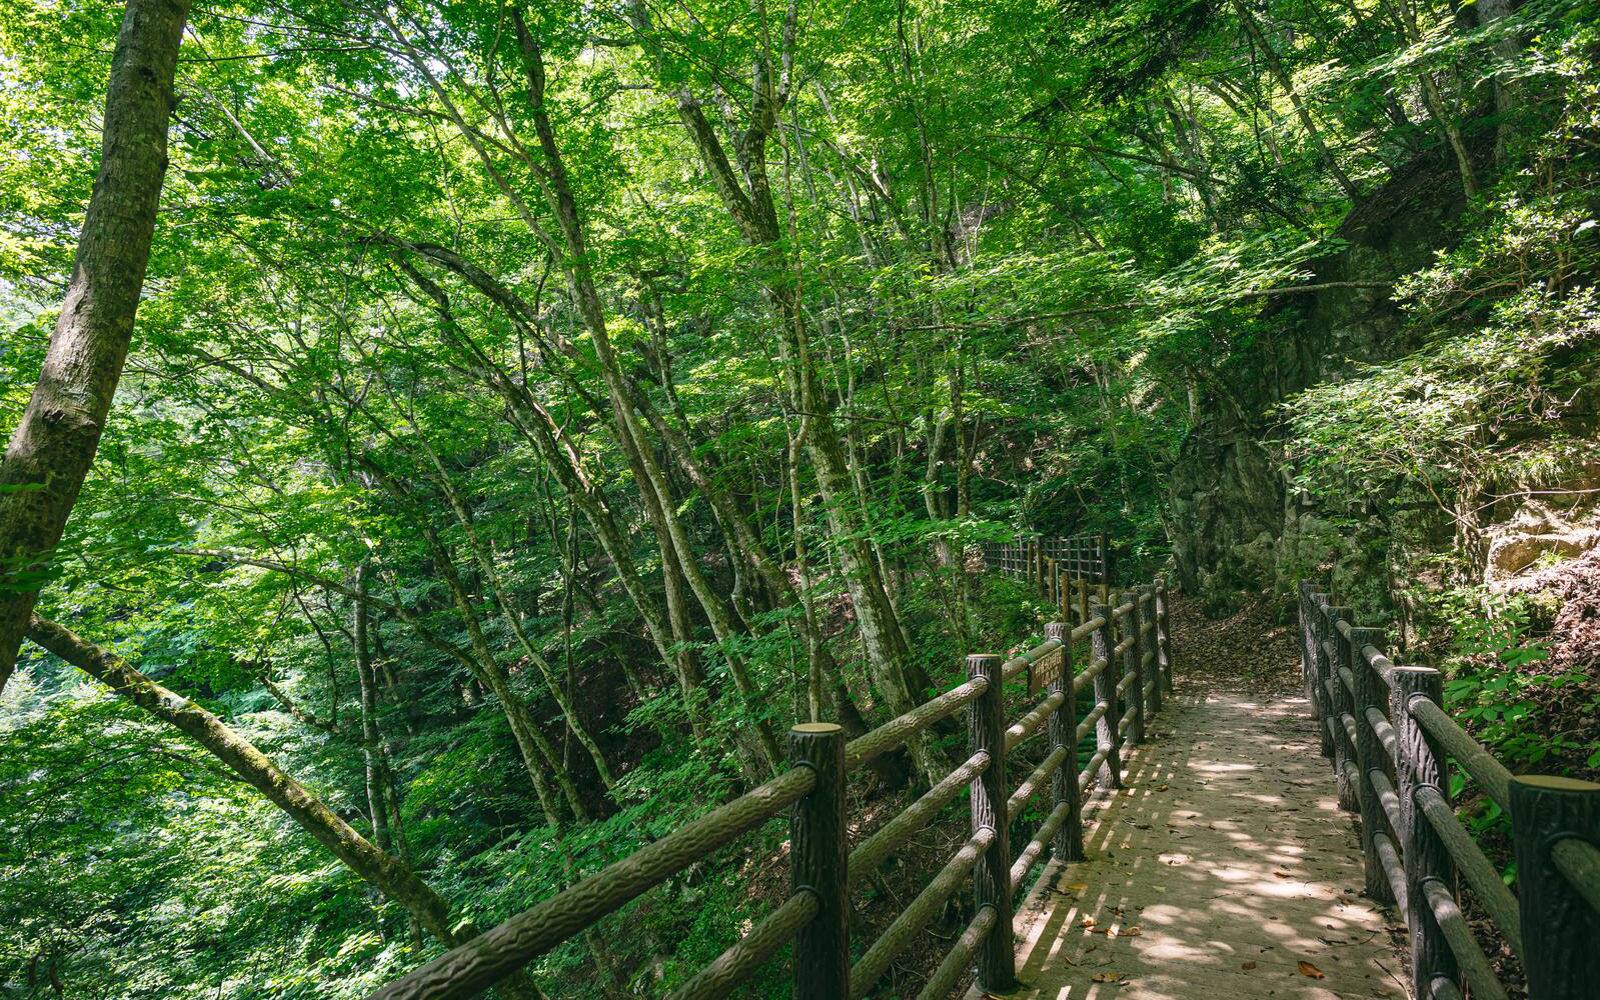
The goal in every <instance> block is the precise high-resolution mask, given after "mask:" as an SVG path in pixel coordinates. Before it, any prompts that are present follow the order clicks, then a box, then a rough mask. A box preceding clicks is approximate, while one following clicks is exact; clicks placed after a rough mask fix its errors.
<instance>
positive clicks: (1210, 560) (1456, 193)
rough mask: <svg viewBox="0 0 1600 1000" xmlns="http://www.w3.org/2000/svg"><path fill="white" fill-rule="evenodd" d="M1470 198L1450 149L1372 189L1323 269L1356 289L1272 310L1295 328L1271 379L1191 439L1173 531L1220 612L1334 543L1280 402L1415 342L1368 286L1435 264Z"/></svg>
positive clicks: (1283, 580)
mask: <svg viewBox="0 0 1600 1000" xmlns="http://www.w3.org/2000/svg"><path fill="white" fill-rule="evenodd" d="M1463 207H1464V202H1463V199H1462V196H1461V187H1460V183H1459V181H1458V179H1457V176H1456V173H1455V170H1454V167H1453V165H1452V164H1451V163H1449V162H1448V161H1445V160H1441V159H1429V160H1424V161H1419V162H1418V163H1417V164H1415V165H1414V166H1413V167H1411V168H1410V169H1408V170H1405V171H1401V172H1400V173H1398V174H1397V175H1396V176H1395V177H1394V178H1393V179H1392V180H1390V181H1389V183H1388V184H1386V185H1385V186H1384V187H1383V188H1381V189H1379V190H1378V191H1375V192H1373V193H1372V194H1371V195H1370V196H1369V197H1368V198H1366V199H1365V200H1364V201H1363V203H1362V204H1361V205H1360V206H1358V207H1357V208H1356V209H1355V210H1354V211H1352V212H1351V214H1350V216H1349V217H1348V218H1347V219H1346V220H1345V222H1344V224H1343V225H1342V226H1341V227H1340V230H1339V234H1338V235H1339V236H1340V237H1341V238H1342V239H1343V240H1345V241H1346V244H1347V245H1346V246H1345V248H1344V249H1343V250H1341V251H1340V252H1339V253H1338V254H1336V255H1334V256H1331V257H1328V258H1326V259H1324V260H1322V261H1319V262H1318V263H1317V264H1316V265H1315V267H1314V268H1313V270H1314V272H1315V277H1314V278H1313V279H1312V283H1315V284H1330V285H1341V286H1346V287H1334V288H1329V289H1327V290H1324V291H1321V292H1316V293H1308V294H1307V295H1305V296H1303V297H1302V298H1301V299H1300V300H1299V301H1286V304H1285V305H1284V306H1283V307H1281V308H1279V309H1278V310H1277V312H1276V313H1275V314H1274V315H1273V316H1272V317H1270V318H1269V320H1270V321H1271V322H1273V323H1274V325H1276V326H1277V327H1278V328H1279V329H1280V330H1281V331H1283V333H1284V336H1282V337H1279V338H1277V339H1276V341H1275V345H1274V347H1273V348H1271V351H1272V356H1271V357H1270V358H1269V362H1268V363H1267V364H1265V365H1263V366H1262V370H1263V371H1266V372H1270V377H1262V378H1260V379H1258V380H1257V381H1256V384H1254V385H1244V386H1240V387H1239V389H1238V392H1239V396H1240V398H1241V399H1243V401H1244V402H1245V404H1246V409H1245V413H1244V414H1243V415H1242V416H1241V415H1239V414H1237V413H1235V412H1233V408H1231V407H1230V408H1228V409H1227V411H1226V412H1225V411H1224V410H1223V409H1222V408H1216V409H1214V410H1213V412H1212V414H1211V415H1210V416H1209V417H1208V418H1206V419H1203V420H1202V422H1201V423H1200V425H1199V426H1198V427H1196V428H1195V429H1194V430H1193V431H1192V432H1191V433H1190V435H1189V437H1188V439H1187V440H1186V441H1185V442H1184V445H1183V448H1182V451H1181V453H1180V455H1179V458H1178V461H1177V463H1176V464H1175V466H1174V468H1173V470H1172V473H1171V478H1170V481H1169V488H1170V507H1169V511H1170V515H1169V516H1170V522H1171V523H1170V524H1169V534H1170V536H1171V539H1172V542H1173V549H1174V558H1175V561H1176V563H1177V572H1178V577H1179V581H1180V582H1181V583H1182V585H1183V587H1184V588H1185V589H1186V590H1187V591H1188V592H1190V593H1192V594H1197V595H1199V596H1200V597H1201V598H1203V599H1204V600H1205V602H1206V604H1207V605H1208V607H1209V608H1210V610H1212V611H1214V612H1220V611H1230V610H1233V609H1234V608H1236V607H1237V606H1238V604H1239V599H1240V597H1241V595H1242V594H1244V593H1246V592H1251V591H1257V592H1259V591H1261V590H1281V591H1285V592H1287V591H1288V590H1289V589H1291V588H1292V586H1293V580H1294V579H1295V578H1296V577H1298V576H1299V575H1301V574H1302V573H1303V572H1304V571H1305V570H1307V569H1308V568H1310V567H1309V565H1308V564H1309V563H1312V562H1314V561H1315V559H1316V555H1315V553H1321V552H1326V551H1327V549H1328V546H1327V545H1326V541H1327V540H1328V538H1329V535H1330V533H1331V531H1332V528H1331V527H1330V526H1329V525H1328V524H1327V523H1326V522H1324V521H1323V520H1322V519H1321V518H1319V517H1318V516H1317V515H1318V512H1317V511H1316V510H1315V509H1313V508H1309V507H1302V505H1301V502H1300V499H1299V498H1298V497H1296V496H1295V495H1294V494H1293V492H1292V491H1291V489H1290V485H1289V480H1288V475H1287V473H1288V470H1287V469H1286V468H1285V466H1284V462H1283V452H1282V448H1281V447H1280V446H1279V444H1278V443H1277V442H1278V440H1279V439H1280V438H1281V437H1282V425H1281V422H1280V420H1279V418H1278V415H1277V406H1278V404H1279V403H1281V402H1283V401H1284V400H1285V399H1286V398H1288V397H1289V396H1291V395H1292V394H1294V393H1295V392H1298V391H1299V390H1301V389H1303V388H1305V387H1307V386H1310V385H1313V384H1316V383H1318V382H1322V381H1325V380H1328V379H1337V378H1338V377H1340V374H1341V372H1342V371H1345V370H1348V369H1349V367H1350V365H1351V364H1353V363H1362V362H1374V361H1382V360H1387V359H1390V358H1395V357H1399V356H1401V355H1403V354H1405V353H1407V352H1408V351H1410V350H1412V349H1413V348H1414V347H1415V345H1414V344H1412V343H1409V342H1407V341H1406V340H1405V338H1404V337H1403V335H1402V332H1401V329H1402V316H1401V313H1400V310H1399V309H1398V308H1397V307H1396V306H1395V304H1394V303H1393V302H1392V301H1390V298H1389V292H1388V291H1387V289H1385V288H1372V287H1365V286H1367V285H1370V284H1372V283H1388V282H1392V281H1393V280H1394V279H1395V278H1396V277H1398V276H1400V275H1404V274H1407V273H1409V272H1411V271H1415V270H1417V269H1419V268H1421V267H1424V266H1426V265H1427V264H1428V263H1429V262H1430V261H1431V260H1432V259H1433V257H1434V253H1435V251H1436V250H1438V249H1440V248H1442V247H1445V246H1447V245H1448V244H1449V241H1450V239H1451V224H1452V222H1453V220H1454V219H1455V218H1456V217H1457V216H1458V215H1459V214H1460V212H1461V211H1462V209H1463ZM1350 558H1355V559H1359V558H1360V556H1359V554H1352V556H1351V557H1350ZM1351 569H1355V567H1351ZM1368 569H1370V568H1368ZM1378 569H1379V570H1380V572H1379V574H1378V577H1377V578H1378V579H1381V578H1382V576H1383V574H1382V572H1381V569H1382V568H1381V567H1378Z"/></svg>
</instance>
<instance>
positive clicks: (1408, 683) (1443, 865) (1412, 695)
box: [1389, 667, 1457, 997]
mask: <svg viewBox="0 0 1600 1000" xmlns="http://www.w3.org/2000/svg"><path fill="white" fill-rule="evenodd" d="M1389 676H1390V678H1391V679H1392V680H1393V681H1394V686H1393V688H1392V689H1391V691H1390V702H1389V706H1390V707H1389V717H1390V722H1391V724H1392V725H1393V726H1394V728H1395V735H1396V736H1397V737H1398V738H1399V739H1398V747H1399V750H1400V759H1399V760H1398V761H1396V762H1395V779H1396V780H1395V789H1396V791H1397V792H1398V793H1399V797H1400V825H1401V827H1402V829H1401V830H1400V831H1399V833H1400V837H1401V841H1402V843H1401V849H1400V852H1401V856H1402V857H1404V858H1405V868H1406V926H1407V927H1409V928H1410V929H1411V990H1412V995H1413V996H1418V997H1428V996H1432V995H1433V981H1434V980H1435V979H1441V978H1442V979H1448V980H1450V981H1451V982H1455V981H1456V979H1457V969H1456V958H1455V954H1454V953H1453V952H1451V950H1450V945H1449V943H1448V942H1446V940H1445V937H1444V934H1443V932H1442V931H1441V930H1440V929H1439V924H1438V922H1437V921H1436V920H1434V918H1433V908H1432V907H1431V906H1429V905H1428V894H1427V891H1426V890H1425V889H1424V888H1423V885H1424V883H1427V882H1430V881H1432V882H1440V883H1442V884H1443V885H1445V886H1446V887H1447V888H1449V889H1450V894H1451V895H1452V896H1453V895H1455V881H1456V876H1455V866H1454V865H1453V864H1452V863H1451V861H1450V852H1449V850H1448V849H1447V848H1446V847H1445V845H1444V842H1443V841H1442V840H1440V839H1439V835H1438V833H1436V832H1435V831H1434V829H1433V825H1432V824H1430V823H1429V822H1428V820H1427V819H1426V817H1424V816H1423V815H1422V812H1421V810H1420V809H1418V808H1417V799H1416V793H1417V789H1418V788H1419V787H1421V786H1423V785H1431V786H1433V788H1435V789H1436V790H1438V792H1439V794H1440V795H1443V796H1444V797H1445V798H1446V800H1448V799H1449V796H1450V780H1449V777H1448V775H1447V774H1446V772H1445V758H1444V756H1443V754H1442V753H1441V751H1440V748H1439V747H1438V746H1437V745H1436V744H1435V743H1434V741H1433V739H1432V738H1431V737H1430V736H1429V735H1428V733H1427V731H1426V730H1425V729H1423V728H1422V726H1421V725H1420V724H1419V723H1418V722H1417V720H1416V719H1414V718H1412V716H1411V703H1412V702H1413V701H1415V700H1416V699H1418V698H1428V699H1431V700H1432V701H1434V702H1436V703H1437V702H1439V701H1441V700H1442V697H1443V691H1444V685H1443V683H1442V682H1441V680H1440V678H1439V672H1438V671H1437V670H1433V669H1431V668H1428V667H1396V668H1394V670H1393V671H1392V672H1391V673H1390V675H1389Z"/></svg>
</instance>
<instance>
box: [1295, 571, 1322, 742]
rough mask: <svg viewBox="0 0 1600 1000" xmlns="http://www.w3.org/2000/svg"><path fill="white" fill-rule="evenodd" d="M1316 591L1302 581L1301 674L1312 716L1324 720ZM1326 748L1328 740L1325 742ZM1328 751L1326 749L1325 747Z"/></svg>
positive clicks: (1306, 582) (1308, 583)
mask: <svg viewBox="0 0 1600 1000" xmlns="http://www.w3.org/2000/svg"><path fill="white" fill-rule="evenodd" d="M1314 595H1315V591H1313V589H1312V587H1311V582H1310V581H1309V580H1301V581H1300V676H1301V678H1302V679H1303V680H1304V681H1305V685H1306V700H1307V701H1309V702H1310V703H1311V717H1312V718H1313V719H1316V720H1317V721H1318V722H1321V721H1322V699H1321V698H1319V697H1317V686H1316V681H1317V641H1316V622H1317V617H1318V611H1317V604H1316V597H1315V596H1314ZM1324 748H1326V742H1324ZM1324 753H1326V749H1324Z"/></svg>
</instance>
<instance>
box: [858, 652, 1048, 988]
mask: <svg viewBox="0 0 1600 1000" xmlns="http://www.w3.org/2000/svg"><path fill="white" fill-rule="evenodd" d="M1002 662H1003V660H1002V659H1001V658H1000V657H998V656H993V655H990V654H986V653H977V654H974V655H972V656H968V657H967V676H968V677H969V678H976V677H983V678H985V679H987V680H988V682H989V686H988V688H987V689H986V690H985V691H984V692H983V694H981V695H979V696H978V697H977V698H976V699H975V700H974V701H973V702H972V705H971V707H970V708H969V709H968V710H967V734H968V736H969V738H970V741H971V749H972V752H973V753H977V752H978V751H980V750H982V751H984V752H986V753H987V754H988V755H989V766H988V767H986V768H984V769H983V773H982V774H980V775H978V777H977V778H975V779H974V780H973V782H972V785H971V802H972V832H973V833H977V832H978V831H979V830H982V829H984V828H988V829H990V830H993V831H994V838H993V839H992V840H990V841H989V846H988V848H987V849H986V850H985V851H984V852H983V854H982V855H981V856H979V858H978V865H977V867H976V868H975V869H973V872H972V885H973V894H974V902H975V903H976V908H977V909H982V908H983V907H985V906H992V907H994V910H995V922H994V929H993V930H991V931H990V932H989V934H988V936H987V937H986V938H985V939H984V942H983V946H982V947H981V948H980V949H979V950H978V954H977V962H978V985H979V986H981V987H982V988H983V989H985V990H988V991H989V992H990V993H1006V992H1009V991H1010V990H1012V989H1014V988H1015V987H1016V982H1017V972H1016V954H1015V951H1014V948H1013V946H1012V941H1011V936H1012V932H1011V916H1012V914H1011V838H1010V835H1009V832H1010V831H1009V827H1010V824H1009V823H1008V822H1007V821H1006V798H1007V791H1006V707H1005V706H1006V697H1005V691H1004V685H1003V684H1002V683H1001V679H1000V666H1001V663H1002ZM847 995H848V993H841V994H839V996H847Z"/></svg>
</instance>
